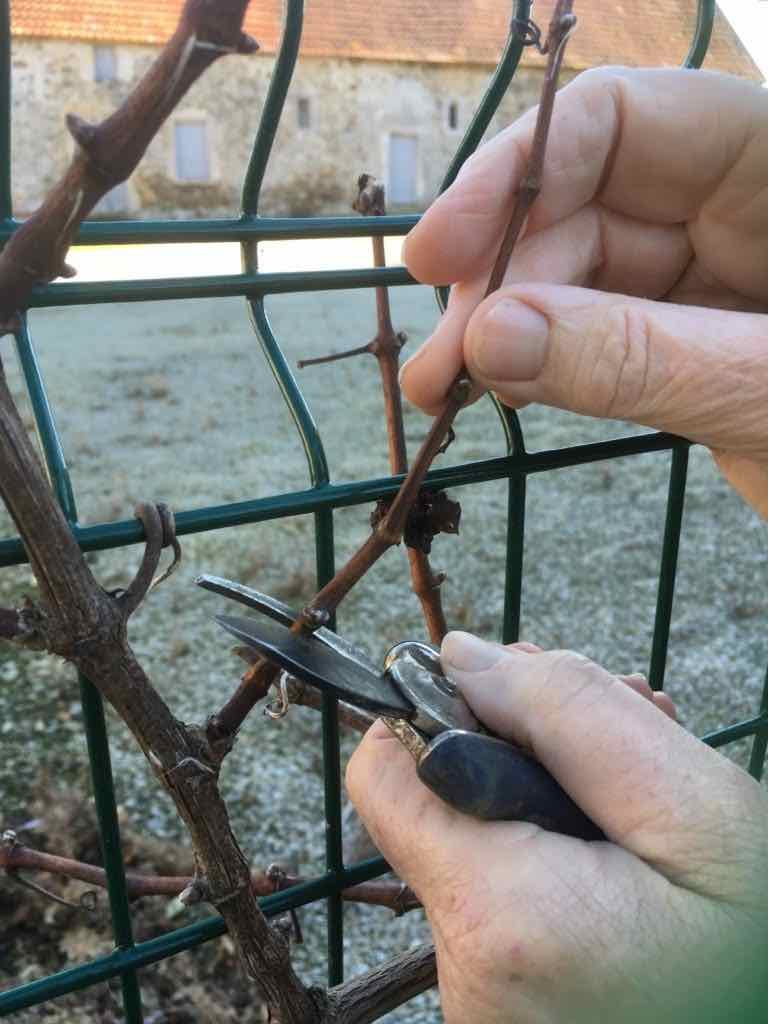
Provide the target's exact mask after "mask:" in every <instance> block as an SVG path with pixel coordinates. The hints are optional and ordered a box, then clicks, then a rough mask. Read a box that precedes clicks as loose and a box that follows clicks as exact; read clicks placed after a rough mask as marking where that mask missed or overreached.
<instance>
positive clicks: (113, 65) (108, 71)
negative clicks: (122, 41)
mask: <svg viewBox="0 0 768 1024" xmlns="http://www.w3.org/2000/svg"><path fill="white" fill-rule="evenodd" d="M116 78H117V53H116V52H115V48H114V46H94V48H93V80H94V82H114V80H115V79H116Z"/></svg>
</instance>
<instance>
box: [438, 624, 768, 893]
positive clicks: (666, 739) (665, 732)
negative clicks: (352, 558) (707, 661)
mask: <svg viewBox="0 0 768 1024" xmlns="http://www.w3.org/2000/svg"><path fill="white" fill-rule="evenodd" d="M440 658H441V661H442V664H443V669H444V670H445V672H446V673H447V675H448V676H449V677H450V678H451V679H452V680H453V682H455V683H456V685H457V686H458V687H459V689H460V690H461V691H462V693H463V694H464V697H465V698H466V700H467V702H468V703H469V704H470V706H471V708H472V710H473V711H474V712H475V714H476V715H477V716H478V718H479V719H480V721H481V722H483V723H484V724H485V725H486V726H488V727H489V728H491V729H492V730H493V731H494V732H495V733H496V734H497V735H499V736H501V737H502V738H504V739H508V740H511V741H512V742H514V743H517V744H519V745H521V746H523V747H524V748H527V749H528V750H530V751H532V753H533V754H534V756H535V757H536V758H537V759H538V760H539V761H540V762H541V763H542V764H543V765H544V766H545V767H546V768H547V769H548V770H549V771H550V772H551V774H552V775H553V776H554V777H555V778H556V779H557V780H558V781H559V783H560V785H561V786H562V787H563V788H564V789H565V790H566V791H567V792H568V794H569V795H570V796H571V797H572V798H573V799H574V800H575V802H576V803H577V804H578V805H579V806H580V807H581V808H582V809H583V810H584V811H585V812H586V813H587V814H588V815H589V817H590V818H592V820H593V821H595V822H597V823H598V824H599V825H600V826H601V827H602V829H603V831H604V832H605V833H606V835H608V836H609V837H610V838H611V839H613V840H614V842H616V843H618V844H620V845H621V846H623V847H624V848H625V849H627V850H629V851H630V852H631V853H634V854H635V855H637V856H639V857H641V858H642V859H643V860H645V861H646V862H647V863H649V864H651V865H652V866H654V867H655V868H656V869H657V870H659V871H661V872H662V873H663V874H664V875H666V876H667V877H668V878H669V879H670V880H671V881H673V882H674V883H675V884H679V885H683V886H685V887H691V888H696V889H698V890H699V891H701V892H708V893H709V894H711V895H717V896H725V895H727V896H730V897H735V896H737V895H740V894H741V893H742V892H743V891H744V890H743V883H744V882H745V881H748V886H747V889H748V890H749V891H752V890H751V889H750V888H749V887H750V886H753V885H754V882H755V879H754V877H749V878H748V876H749V874H750V873H749V871H748V870H747V869H746V867H742V868H740V869H739V870H736V871H735V869H734V865H738V864H739V861H740V859H743V858H742V854H743V853H744V851H755V852H756V856H755V859H754V867H757V866H758V865H759V864H761V863H762V864H764V862H765V861H764V858H765V856H766V855H768V845H766V844H768V834H767V833H766V832H765V829H764V826H763V825H759V826H755V825H754V821H755V820H756V818H755V816H757V818H761V819H763V820H764V818H765V814H766V812H767V811H768V802H767V801H766V799H765V794H764V793H763V792H762V790H761V787H760V786H759V785H758V784H757V783H756V782H755V781H754V779H751V778H750V777H749V776H748V775H747V774H746V773H745V772H743V771H741V769H739V768H737V767H736V765H735V764H733V763H732V762H731V761H728V760H726V759H725V758H724V757H722V756H721V755H720V754H718V753H717V752H716V751H714V750H712V749H711V748H709V747H707V746H705V745H704V744H703V743H702V742H701V741H700V740H697V739H695V738H694V737H693V736H692V735H691V734H690V733H687V732H686V731H685V730H684V729H682V728H681V727H680V726H679V725H677V723H675V722H674V721H672V719H671V718H669V717H668V716H667V715H665V714H662V713H661V711H660V710H659V709H658V708H657V707H655V706H654V704H653V703H652V702H651V701H648V700H646V699H645V698H644V697H643V696H642V695H641V694H639V693H636V692H635V691H634V690H633V689H631V688H630V687H628V686H627V685H625V684H624V683H623V682H621V681H620V680H619V678H618V677H616V676H613V675H611V673H609V672H607V671H606V670H605V669H603V668H601V667H600V666H599V665H596V664H595V663H594V662H591V661H589V660H588V659H587V658H583V657H581V656H580V655H577V654H574V653H573V652H570V651H549V652H542V653H539V654H529V653H526V652H524V651H521V650H519V649H514V648H504V647H502V646H501V645H500V644H492V643H487V642H486V641H483V640H480V639H478V638H477V637H473V636H471V635H469V634H467V633H459V632H453V633H448V634H447V636H446V637H445V639H444V640H443V644H442V648H441V652H440ZM757 851H759V853H758V852H757ZM760 870H761V871H762V870H764V868H760Z"/></svg>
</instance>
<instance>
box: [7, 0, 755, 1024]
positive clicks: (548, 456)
mask: <svg viewBox="0 0 768 1024" xmlns="http://www.w3.org/2000/svg"><path fill="white" fill-rule="evenodd" d="M513 7H514V10H513V17H514V18H515V19H516V20H517V21H526V20H527V19H528V18H529V17H530V13H531V3H530V0H516V2H515V3H514V5H513ZM714 13H715V4H714V0H699V3H698V7H697V24H696V29H695V33H694V38H693V40H692V43H691V47H690V50H689V54H688V57H687V59H686V64H687V65H688V66H690V67H698V66H700V64H701V62H702V60H703V58H704V54H705V52H706V49H707V46H708V44H709V39H710V36H711V31H712V24H713V20H714ZM302 17H303V3H302V0H288V3H287V6H286V16H285V26H284V33H283V38H282V41H281V45H280V49H279V52H278V55H277V59H276V63H275V69H274V73H273V75H272V79H271V83H270V89H269V92H268V96H267V99H266V101H265V106H264V110H263V113H262V117H261V120H260V124H259V128H258V132H257V136H256V139H255V142H254V146H253V150H252V155H251V159H250V163H249V166H248V169H247V172H246V175H245V183H244V188H243V198H242V213H241V215H240V216H239V217H236V218H231V219H221V220H205V219H203V220H198V221H168V220H165V221H163V220H154V221H141V222H139V221H133V222H119V223H109V222H94V223H86V224H84V225H82V227H81V229H80V231H79V234H78V237H77V241H78V242H79V243H82V244H89V245H113V244H162V243H177V244H181V243H188V242H208V243H220V242H237V243H239V244H240V245H241V251H242V272H241V273H240V274H230V275H216V276H207V277H201V278H191V279H190V278H165V279H160V280H152V281H109V282H103V283H102V282H93V283H91V282H85V283H64V284H60V283H57V284H53V285H48V286H45V287H41V288H38V289H36V290H35V292H34V293H33V296H32V307H33V308H38V309H40V308H48V307H63V306H74V305H83V304H99V303H114V302H146V301H153V300H167V299H188V298H203V297H214V296H215V297H219V296H243V297H245V299H246V300H247V306H248V311H249V314H250V317H251V322H252V325H253V328H254V331H255V333H256V335H257V337H258V339H259V341H260V344H261V347H262V350H263V352H264V355H265V358H266V360H267V364H268V365H269V367H270V369H271V371H272V373H273V375H274V377H275V381H276V385H277V386H278V387H279V389H280V391H281V393H282V395H283V397H284V399H285V401H286V403H287V406H288V408H289V410H290V412H291V415H292V417H293V420H294V423H295V426H296V429H297V432H298V434H299V437H300V439H301V442H302V444H303V446H304V450H305V453H306V457H307V465H308V472H309V477H310V486H309V487H308V488H306V489H304V490H300V491H295V492H291V493H284V494H276V495H270V496H268V497H266V498H261V499H256V500H253V501H242V502H235V503H229V504H225V505H218V506H207V507H204V508H193V509H182V510H179V511H178V512H176V527H177V532H178V534H179V535H184V534H194V533H201V532H204V531H209V530H221V529H226V528H229V527H234V526H240V525H243V524H246V523H258V522H266V521H268V520H274V519H279V518H284V517H288V516H297V515H307V514H311V515H313V517H314V521H315V551H316V576H317V583H318V585H319V586H322V584H323V583H324V582H326V581H327V580H328V579H329V578H330V577H331V576H332V574H333V571H334V517H333V513H334V510H336V509H340V508H345V507H350V506H356V505H362V504H370V503H371V502H373V501H376V500H378V499H379V498H382V497H386V496H388V495H392V494H394V493H395V492H396V490H397V488H398V487H399V485H400V483H401V480H402V478H401V477H384V478H376V479H369V480H357V481H347V482H332V481H331V480H330V477H329V473H328V466H327V460H326V456H325V451H324V448H323V443H322V438H321V437H320V434H319V432H318V430H317V427H316V425H315V423H314V420H313V418H312V415H311V412H310V410H309V408H308V406H307V405H306V402H305V400H304V398H303V395H302V393H301V390H300V388H299V386H298V384H297V382H296V380H295V378H294V377H293V374H292V372H291V370H290V368H289V366H288V363H287V361H286V359H285V356H284V355H283V352H282V349H281V346H280V344H279V341H278V339H277V338H276V337H275V335H274V333H273V331H272V329H271V326H270V323H269V319H268V317H267V313H266V309H265V304H264V299H265V297H266V296H269V295H276V294H286V293H298V292H303V291H327V290H331V289H341V288H344V289H347V288H372V287H376V286H377V285H389V286H394V285H412V284H414V283H415V282H414V281H413V279H412V278H411V277H410V275H409V274H408V272H407V271H406V270H405V269H404V268H402V267H391V268H382V269H363V270H339V271H306V272H298V273H297V272H292V273H262V272H260V271H259V268H258V263H257V257H256V244H257V243H258V242H260V241H269V240H278V239H313V238H351V237H358V238H359V237H370V236H372V235H379V236H384V235H402V234H404V233H406V232H407V231H409V230H410V229H411V227H413V225H414V224H415V223H416V222H417V219H418V218H417V217H415V216H412V215H407V216H385V217H354V218H353V217H317V218H282V217H263V216H261V215H260V213H259V197H260V192H261V186H262V183H263V180H264V174H265V172H266V168H267V166H268V162H269V157H270V153H271V149H272V145H273V142H274V138H275V133H276V131H277V128H278V125H279V123H280V116H281V113H282V109H283V105H284V103H285V98H286V95H287V93H288V89H289V87H290V83H291V78H292V75H293V71H294V68H295V64H296V60H297V56H298V53H299V47H300V41H301V29H302ZM522 50H523V45H522V41H521V39H520V38H518V37H517V36H516V34H515V33H514V32H511V33H510V36H509V38H508V40H507V43H506V46H505V49H504V51H503V53H502V56H501V58H500V61H499V64H498V66H497V68H496V70H495V71H494V73H493V75H492V77H491V80H490V82H489V85H488V88H487V91H486V93H485V95H484V97H483V98H482V100H481V101H480V103H479V105H478V109H477V111H476V113H475V116H474V118H473V119H472V121H471V124H470V126H469V128H468V130H467V133H466V135H465V136H464V138H463V139H462V142H461V144H460V146H459V148H458V150H457V153H456V155H455V157H454V159H453V161H452V162H451V164H450V166H449V168H448V170H447V172H446V175H445V179H444V182H443V186H442V187H447V186H448V185H449V184H450V183H451V182H452V181H453V180H454V178H455V176H456V174H457V173H458V170H459V168H460V167H461V165H462V164H463V162H464V161H465V160H466V159H467V157H468V156H469V155H470V154H471V153H472V152H473V151H474V149H475V148H476V147H477V145H478V144H479V142H480V140H481V139H482V137H483V135H484V133H485V131H486V130H487V128H488V126H489V124H490V121H491V118H492V117H493V114H494V112H495V111H496V109H497V108H498V105H499V103H500V101H501V98H502V97H503V95H504V93H505V92H506V90H507V88H508V87H509V85H510V82H511V81H512V79H513V76H514V74H515V71H516V70H517V67H518V64H519V61H520V57H521V54H522ZM10 87H11V83H10V16H9V2H8V0H0V107H1V108H2V116H1V117H0V244H2V243H4V242H5V241H7V239H8V238H9V237H10V236H11V235H12V234H13V232H14V231H15V230H16V228H17V227H18V226H19V222H18V221H16V220H15V219H14V218H13V210H12V203H11V177H10V167H11V160H10V109H11V105H10ZM444 299H445V294H442V295H440V296H439V300H440V301H441V302H442V301H444ZM16 345H17V353H18V357H19V361H20V365H21V368H22V372H23V376H24V379H25V382H26V386H27V390H28V393H29V397H30V401H31V405H32V408H33V412H34V416H35V422H36V425H37V430H38V434H39V438H40V444H41V449H42V452H43V455H44V459H45V463H46V466H47V469H48V473H49V476H50V479H51V484H52V486H53V487H54V489H55V491H56V493H57V495H58V498H59V501H60V502H61V505H62V507H63V509H64V511H65V514H66V515H67V517H68V519H69V521H70V524H71V527H72V530H73V532H74V534H75V537H76V538H77V541H78V543H79V544H80V546H81V547H82V549H83V550H85V551H97V550H105V549H108V548H119V547H125V546H128V545H131V544H138V543H141V542H142V540H143V529H142V527H141V525H140V524H139V523H138V522H137V521H136V520H131V521H128V520H125V521H120V522H113V523H102V524H98V525H96V526H88V527H82V526H80V525H79V524H78V523H77V514H76V506H75V496H74V493H73V490H72V485H71V481H70V477H69V472H68V469H67V464H66V457H65V453H64V449H63V446H62V444H61V439H60V436H59V434H58V431H57V429H56V424H55V418H54V412H53V410H52V408H51V405H50V403H49V401H48V398H47V395H46V389H45V384H44V381H43V377H42V374H41V370H40V366H39V363H38V361H37V358H36V355H35V350H34V346H33V341H32V337H31V335H30V331H29V328H28V324H27V322H26V320H24V322H23V323H22V327H21V329H20V331H19V332H18V334H17V336H16ZM497 412H498V414H499V417H500V429H501V430H502V433H503V436H504V438H505V441H506V449H507V455H506V456H504V457H501V458H491V459H484V460H477V461H473V462H471V463H466V464H464V465H459V466H452V467H449V468H440V469H434V470H432V471H431V472H430V473H429V475H428V477H427V482H428V483H429V484H430V485H433V486H436V487H447V486H451V487H460V486H471V485H474V484H478V483H482V482H485V481H490V480H506V481H507V487H508V494H507V500H508V510H507V515H508V523H507V554H506V575H505V603H504V613H503V623H502V635H503V637H504V639H505V640H507V641H508V640H511V639H514V638H516V637H517V635H518V631H519V623H520V612H521V589H522V579H523V554H524V524H525V515H526V480H527V478H528V476H529V475H532V474H537V473H545V472H551V471H554V470H557V469H562V468H565V467H569V466H581V465H586V464H588V463H591V462H598V461H602V460H610V459H616V458H626V457H632V456H634V455H639V454H643V453H648V452H657V453H663V452H669V453H670V481H669V493H668V500H667V512H666V523H665V529H664V537H663V542H662V553H661V565H660V574H659V588H658V596H657V602H656V617H655V624H654V634H653V643H652V652H651V665H650V680H651V683H652V685H653V686H654V688H657V689H659V688H661V687H662V686H663V682H664V671H665V666H666V661H667V647H668V642H669V630H670V624H671V620H672V608H673V598H674V590H675V577H676V572H677V559H678V552H679V543H680V536H681V530H682V514H683V505H684V498H685V486H686V472H687V459H688V447H689V446H688V442H686V441H684V440H682V439H680V438H675V437H673V436H671V435H668V434H664V433H649V434H643V435H640V436H636V437H630V438H621V439H618V440H607V441H601V442H596V443H592V444H586V445H572V446H569V447H564V448H559V449H555V450H550V451H544V452H535V453H529V452H527V451H526V449H525V442H524V437H523V433H522V428H521V426H520V423H519V421H518V418H517V415H516V414H515V413H513V412H511V411H510V410H505V409H503V408H501V407H499V406H497ZM26 561H27V559H26V555H25V552H24V549H23V547H22V545H21V542H20V540H19V539H18V538H7V539H5V540H2V541H0V565H5V566H10V565H16V564H21V563H24V562H26ZM81 687H82V701H83V708H84V723H85V731H86V735H87V739H88V747H89V753H90V762H91V776H92V780H93V789H94V795H95V800H96V807H97V815H98V821H99V831H100V836H101V843H102V853H103V858H104V864H105V867H106V871H107V877H108V891H109V899H110V908H111V912H112V922H113V930H114V938H115V944H116V947H117V948H116V949H115V951H114V952H113V953H111V954H109V955H107V956H103V957H98V958H96V959H94V960H92V961H91V962H89V963H86V964H82V965H79V966H77V967H73V968H70V969H67V970H64V971H61V972H59V973H57V974H54V975H51V976H49V977H46V978H42V979H40V980H38V981H34V982H31V983H28V984H24V985H20V986H18V987H16V988H13V989H11V990H9V991H6V992H4V993H0V1016H5V1015H8V1014H10V1013H13V1012H15V1011H18V1010H21V1009H24V1008H27V1007H31V1006H34V1005H36V1004H39V1003H42V1002H45V1001H46V1000H49V999H53V998H56V997H57V996H61V995H64V994H66V993H70V992H75V991H77V990H79V989H83V988H87V987H89V986H92V985H95V984H99V983H103V982H105V981H107V980H109V979H111V978H116V977H119V978H120V979H121V983H122V986H123V1003H124V1010H125V1019H126V1020H127V1021H128V1022H129V1024H141V1021H142V1010H141V998H140V992H139V985H138V979H139V977H140V975H139V971H140V968H142V967H145V966H147V965H149V964H153V963H157V962H159V961H161V960H164V959H166V958H167V957H170V956H174V955H177V954H179V953H182V952H184V951H185V950H189V949H192V948H194V947H195V946H198V945H199V944H200V943H202V942H206V941H209V940H210V939H213V938H216V937H217V936H220V935H221V934H222V933H223V932H224V925H223V922H222V920H221V918H220V917H218V916H213V917H210V918H208V919H206V920H204V921H202V922H198V923H196V924H194V925H190V926H187V927H184V928H178V929H175V930H173V931H170V932H168V933H167V934H165V935H162V936H160V937H158V938H156V939H152V940H151V941H148V942H141V943H135V942H134V941H133V937H132V926H131V916H130V907H129V904H128V900H127V895H126V890H125V875H124V866H123V861H122V854H121V846H120V834H119V826H118V823H117V815H116V808H115V794H114V787H113V783H112V776H111V768H110V767H109V744H108V738H107V733H106V725H105V721H104V710H103V707H102V704H101V698H100V696H99V694H98V692H97V691H96V690H95V688H94V687H92V686H91V684H90V683H88V682H87V681H86V680H82V681H81ZM322 724H323V756H324V770H325V823H326V835H327V846H326V873H325V875H323V876H321V877H319V878H315V879H311V880H309V881H306V882H304V883H302V884H301V885H297V886H295V887H293V888H291V889H288V890H284V891H281V892H279V893H275V894H274V895H271V896H268V897H265V898H263V899H261V900H260V905H261V907H262V909H263V911H264V913H265V914H267V915H268V916H273V915H276V914H280V913H283V912H284V911H286V910H288V909H292V908H296V907H300V906H305V905H307V904H310V903H313V902H316V901H318V900H325V901H326V905H327V912H328V977H329V983H330V984H335V983H336V982H338V981H340V980H341V979H342V978H343V915H342V902H341V895H340V894H341V891H342V889H344V888H346V887H348V886H350V885H354V884H356V883H358V882H363V881H366V880H369V879H371V878H374V877H377V876H378V875H381V874H382V873H384V872H385V871H387V870H388V865H387V864H386V862H385V861H384V860H383V859H382V858H380V857H379V858H374V859H373V860H370V861H366V862H364V863H362V864H359V865H355V866H352V867H346V866H345V865H344V863H343V858H342V853H341V781H340V755H339V735H338V719H337V714H336V704H335V700H334V699H333V698H325V703H324V707H323V717H322ZM749 736H752V737H754V741H753V747H752V753H751V759H750V766H749V767H750V771H751V773H752V774H753V775H754V776H755V777H758V778H759V777H760V776H761V774H762V772H763V768H764V763H765V758H766V748H767V747H768V675H766V679H765V682H764V686H763V692H762V698H761V704H760V708H759V711H758V713H757V714H756V715H755V716H754V717H753V718H750V719H748V720H746V721H742V722H737V723H734V724H732V725H729V726H727V727H725V728H722V729H719V730H716V731H715V732H712V733H710V734H708V735H707V736H704V737H702V738H703V739H704V741H705V742H707V743H709V744H710V745H711V746H714V747H718V746H722V745H724V744H726V743H730V742H733V741H735V740H738V739H743V738H744V737H749Z"/></svg>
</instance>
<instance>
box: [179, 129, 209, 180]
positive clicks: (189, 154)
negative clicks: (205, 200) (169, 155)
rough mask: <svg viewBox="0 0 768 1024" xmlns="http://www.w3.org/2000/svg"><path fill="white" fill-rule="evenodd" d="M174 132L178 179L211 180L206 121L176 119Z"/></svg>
mask: <svg viewBox="0 0 768 1024" xmlns="http://www.w3.org/2000/svg"><path fill="white" fill-rule="evenodd" d="M173 132H174V135H173V141H174V157H175V160H174V166H175V170H176V178H177V180H178V181H210V180H211V162H210V159H209V155H208V129H207V125H206V123H205V121H202V120H200V121H176V123H175V124H174V126H173Z"/></svg>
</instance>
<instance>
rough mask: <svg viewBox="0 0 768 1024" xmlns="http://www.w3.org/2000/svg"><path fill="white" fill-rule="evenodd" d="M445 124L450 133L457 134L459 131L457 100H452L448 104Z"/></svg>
mask: <svg viewBox="0 0 768 1024" xmlns="http://www.w3.org/2000/svg"><path fill="white" fill-rule="evenodd" d="M445 123H446V127H447V128H448V131H449V132H457V131H458V130H459V104H458V103H457V101H456V100H451V102H450V103H449V104H448V109H447V111H446V114H445Z"/></svg>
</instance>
